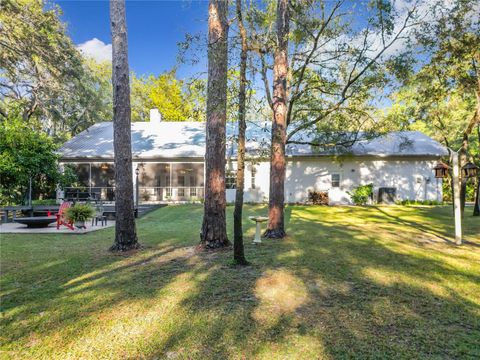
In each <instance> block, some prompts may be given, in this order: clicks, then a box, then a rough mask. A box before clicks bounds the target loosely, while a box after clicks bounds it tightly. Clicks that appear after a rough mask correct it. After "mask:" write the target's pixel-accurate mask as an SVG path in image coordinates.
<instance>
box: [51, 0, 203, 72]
mask: <svg viewBox="0 0 480 360" xmlns="http://www.w3.org/2000/svg"><path fill="white" fill-rule="evenodd" d="M55 4H57V5H59V6H60V7H61V9H62V11H63V15H62V20H63V21H64V22H65V23H66V24H67V32H68V34H69V35H70V37H71V38H72V40H73V42H74V43H75V44H76V45H77V46H78V47H79V49H81V50H82V51H83V52H84V53H87V54H88V55H90V56H92V57H94V58H95V59H96V60H109V59H111V52H112V49H111V34H110V22H109V2H108V1H107V0H105V1H89V0H83V1H80V0H77V1H71V0H68V1H65V0H57V1H55ZM126 4H127V10H126V11H127V30H128V52H129V54H128V55H129V63H130V69H131V70H133V71H135V73H137V74H150V73H153V74H159V73H162V72H164V71H167V70H170V69H172V67H174V66H175V64H176V63H177V55H178V46H177V43H178V42H179V41H183V40H184V39H185V34H187V33H190V34H199V33H203V34H205V32H206V30H207V16H208V1H206V0H205V1H161V0H157V1H134V0H131V1H127V2H126ZM205 66H206V61H201V62H200V63H199V64H198V65H197V66H194V67H192V66H191V65H180V66H179V67H178V71H177V76H178V77H179V78H186V77H189V76H192V75H194V74H196V73H197V72H200V71H204V70H205Z"/></svg>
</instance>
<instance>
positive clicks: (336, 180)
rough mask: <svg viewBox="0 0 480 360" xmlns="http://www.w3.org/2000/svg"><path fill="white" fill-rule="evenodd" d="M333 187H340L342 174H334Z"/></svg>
mask: <svg viewBox="0 0 480 360" xmlns="http://www.w3.org/2000/svg"><path fill="white" fill-rule="evenodd" d="M332 187H340V174H332Z"/></svg>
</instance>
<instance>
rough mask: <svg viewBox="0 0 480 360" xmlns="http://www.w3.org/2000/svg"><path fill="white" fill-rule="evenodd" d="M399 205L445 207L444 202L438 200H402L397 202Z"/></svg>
mask: <svg viewBox="0 0 480 360" xmlns="http://www.w3.org/2000/svg"><path fill="white" fill-rule="evenodd" d="M397 205H435V206H437V205H443V202H442V201H437V200H408V199H406V200H401V201H398V202H397Z"/></svg>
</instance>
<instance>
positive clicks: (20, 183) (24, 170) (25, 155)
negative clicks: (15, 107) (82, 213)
mask: <svg viewBox="0 0 480 360" xmlns="http://www.w3.org/2000/svg"><path fill="white" fill-rule="evenodd" d="M12 115H13V114H11V116H12ZM56 149H57V147H56V145H55V144H54V142H53V140H52V139H51V138H50V137H48V136H47V135H45V134H44V133H39V132H37V131H35V130H33V129H32V128H31V127H30V126H29V125H28V124H27V123H25V122H24V121H23V120H22V119H19V118H18V117H17V118H9V119H8V120H7V121H2V122H0V178H1V179H2V180H1V181H2V186H1V188H0V203H4V204H5V203H7V204H8V203H19V202H21V201H22V200H23V199H24V197H25V196H26V194H27V193H28V188H29V179H30V178H31V179H32V188H33V191H34V194H33V195H34V196H38V195H39V194H50V193H51V192H52V191H54V190H55V186H56V184H57V183H61V184H62V185H64V186H66V185H68V184H69V183H71V182H72V180H74V178H73V174H72V173H69V172H67V173H66V174H65V176H64V175H63V174H62V173H61V172H60V171H59V169H58V166H57V160H58V155H57V154H56V153H55V150H56Z"/></svg>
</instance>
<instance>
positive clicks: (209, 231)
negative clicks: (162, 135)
mask: <svg viewBox="0 0 480 360" xmlns="http://www.w3.org/2000/svg"><path fill="white" fill-rule="evenodd" d="M227 11H228V3H227V2H226V1H224V0H210V3H209V6H208V13H209V16H208V88H207V124H206V151H205V176H206V179H205V181H206V182H205V203H204V214H203V224H202V230H201V233H200V244H201V246H203V247H204V248H207V249H216V248H220V247H224V246H227V245H229V241H228V238H227V224H226V218H225V207H226V199H225V142H226V136H225V128H226V119H227V65H228V64H227V50H228V49H227V38H228V23H227Z"/></svg>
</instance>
